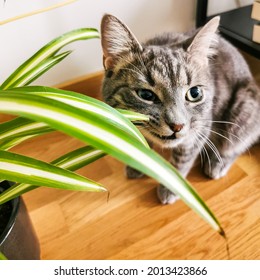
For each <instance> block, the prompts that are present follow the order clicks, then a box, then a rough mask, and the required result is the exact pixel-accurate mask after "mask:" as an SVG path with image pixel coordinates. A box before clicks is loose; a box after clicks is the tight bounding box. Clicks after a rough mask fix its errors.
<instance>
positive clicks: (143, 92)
mask: <svg viewBox="0 0 260 280" xmlns="http://www.w3.org/2000/svg"><path fill="white" fill-rule="evenodd" d="M136 92H137V95H138V96H139V97H140V98H142V99H144V100H146V101H155V100H156V99H157V96H156V95H155V94H154V93H153V92H152V91H150V90H148V89H139V90H137V91H136Z"/></svg>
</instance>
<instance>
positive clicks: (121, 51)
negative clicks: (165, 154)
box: [101, 15, 219, 147]
mask: <svg viewBox="0 0 260 280" xmlns="http://www.w3.org/2000/svg"><path fill="white" fill-rule="evenodd" d="M218 23H219V18H214V19H213V20H211V21H210V22H209V23H208V24H207V25H205V26H204V27H203V28H202V29H201V30H200V31H199V32H197V33H194V34H192V35H187V34H186V35H185V34H175V35H173V34H165V35H163V36H160V37H158V36H157V37H155V38H154V39H153V40H150V41H148V42H147V43H145V44H140V43H139V42H138V41H137V39H136V38H135V36H134V35H133V33H132V32H131V31H130V30H129V28H128V27H127V26H126V25H124V24H123V23H122V22H121V21H120V20H118V19H117V18H116V17H114V16H112V15H105V16H104V17H103V19H102V23H101V39H102V40H101V41H102V48H103V54H104V56H103V64H104V68H105V78H104V81H103V89H102V93H103V97H104V100H105V101H106V102H107V103H108V104H110V105H111V106H113V107H116V108H121V109H128V110H132V111H136V112H139V113H143V114H146V115H148V116H149V117H150V120H149V122H147V123H144V124H143V126H142V127H141V131H142V132H143V134H144V135H145V136H146V137H147V138H148V139H149V140H151V141H152V142H156V143H157V144H160V145H162V146H164V147H174V146H175V145H176V144H178V143H181V142H182V141H183V140H184V139H187V137H188V138H192V136H193V131H194V129H196V126H197V127H198V126H199V125H200V126H201V125H202V123H201V122H199V121H200V120H203V119H207V118H210V117H211V109H212V103H213V91H212V81H211V77H210V73H209V67H208V64H209V58H210V57H212V55H213V54H215V52H216V47H215V46H216V42H217V38H218V37H217V35H216V30H217V27H218ZM194 141H196V138H195V136H194Z"/></svg>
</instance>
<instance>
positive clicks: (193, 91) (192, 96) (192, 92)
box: [186, 87, 203, 102]
mask: <svg viewBox="0 0 260 280" xmlns="http://www.w3.org/2000/svg"><path fill="white" fill-rule="evenodd" d="M202 97H203V94H202V90H201V89H200V88H199V87H192V88H190V89H189V90H188V91H187V93H186V100H188V101H190V102H198V101H200V100H201V99H202Z"/></svg>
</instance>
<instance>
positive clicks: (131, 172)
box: [125, 165, 144, 179]
mask: <svg viewBox="0 0 260 280" xmlns="http://www.w3.org/2000/svg"><path fill="white" fill-rule="evenodd" d="M125 173H126V177H127V178H128V179H138V178H142V177H143V176H144V174H143V173H142V172H140V171H138V170H136V169H134V168H132V167H130V166H128V165H127V166H126V168H125Z"/></svg>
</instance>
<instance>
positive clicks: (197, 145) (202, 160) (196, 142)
mask: <svg viewBox="0 0 260 280" xmlns="http://www.w3.org/2000/svg"><path fill="white" fill-rule="evenodd" d="M191 137H192V139H193V147H194V149H195V146H196V148H197V149H198V151H199V155H200V162H201V168H202V167H203V165H204V159H203V154H202V150H201V147H200V146H199V144H198V143H199V142H200V141H198V138H197V137H196V134H195V133H192V134H191Z"/></svg>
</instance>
